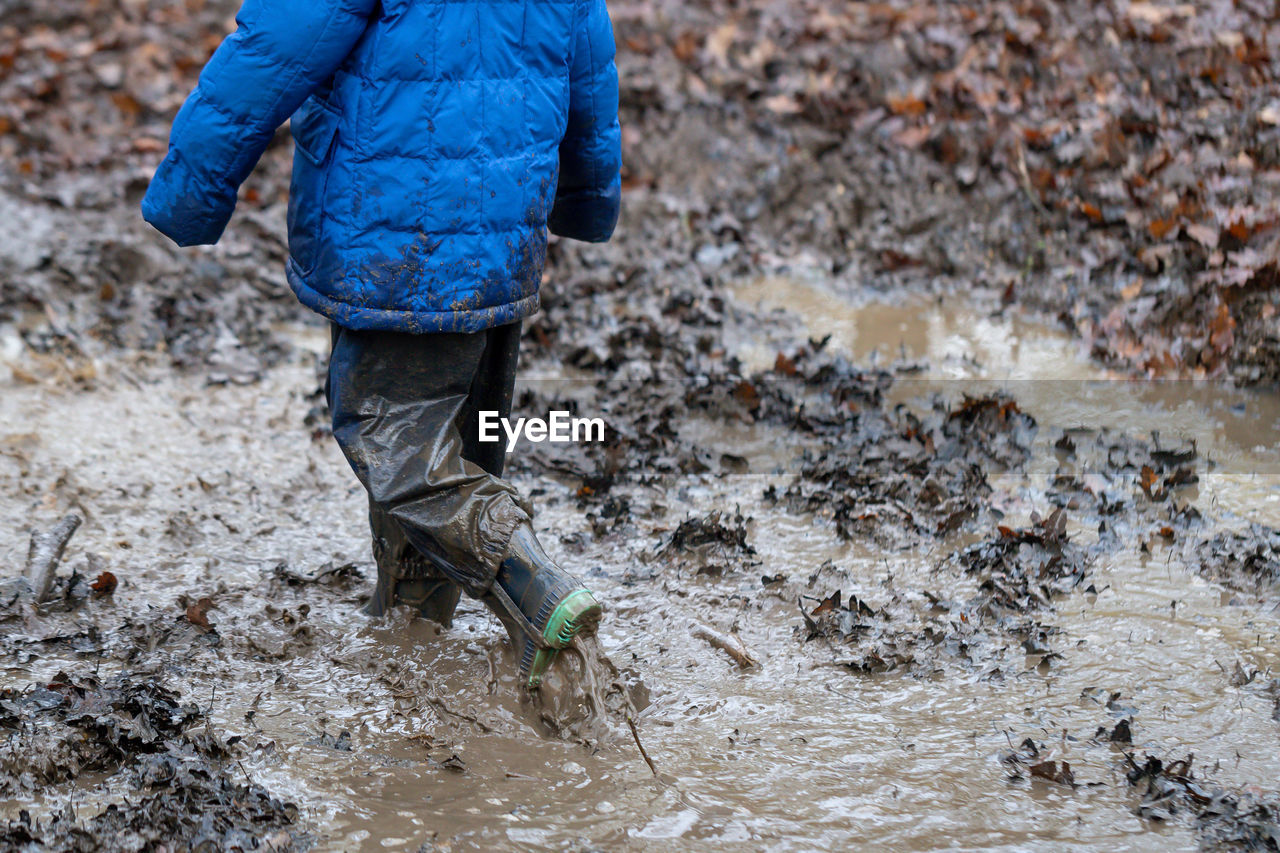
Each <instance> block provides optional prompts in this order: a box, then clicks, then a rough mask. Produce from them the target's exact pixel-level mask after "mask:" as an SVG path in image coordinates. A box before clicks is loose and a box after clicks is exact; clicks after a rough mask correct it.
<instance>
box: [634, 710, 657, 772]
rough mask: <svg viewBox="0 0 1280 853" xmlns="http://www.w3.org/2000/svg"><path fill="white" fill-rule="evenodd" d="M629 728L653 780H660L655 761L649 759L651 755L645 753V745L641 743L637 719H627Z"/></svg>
mask: <svg viewBox="0 0 1280 853" xmlns="http://www.w3.org/2000/svg"><path fill="white" fill-rule="evenodd" d="M627 728H629V729H631V737H632V739H633V740H635V742H636V749H638V750H640V757H641V758H643V759H644V763H645V764H648V765H649V770H650V771H651V772H652V773H653V778H655V779H660V778H661V777H660V776H658V768H657V767H655V766H654V763H653V759H652V758H650V757H649V753H647V752H645V749H644V744H642V743H641V742H640V729H638V728H637V727H636V721H635V719H633V718H632V717H630V716H628V717H627Z"/></svg>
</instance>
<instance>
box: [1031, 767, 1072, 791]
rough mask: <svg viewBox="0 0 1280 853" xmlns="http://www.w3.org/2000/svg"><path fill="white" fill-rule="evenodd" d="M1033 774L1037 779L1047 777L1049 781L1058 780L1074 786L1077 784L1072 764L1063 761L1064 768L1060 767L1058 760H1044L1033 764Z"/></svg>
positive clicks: (1063, 783)
mask: <svg viewBox="0 0 1280 853" xmlns="http://www.w3.org/2000/svg"><path fill="white" fill-rule="evenodd" d="M1030 769H1031V775H1032V777H1034V778H1036V779H1045V780H1047V781H1049V782H1056V783H1058V784H1059V785H1066V786H1067V787H1069V788H1074V787H1075V784H1076V777H1075V774H1074V773H1072V772H1071V765H1070V764H1069V763H1067V762H1065V761H1064V762H1062V768H1061V769H1059V768H1058V762H1056V761H1042V762H1040V763H1039V764H1033V765H1031V768H1030Z"/></svg>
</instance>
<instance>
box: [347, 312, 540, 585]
mask: <svg viewBox="0 0 1280 853" xmlns="http://www.w3.org/2000/svg"><path fill="white" fill-rule="evenodd" d="M519 334H520V333H519V327H518V326H503V327H498V328H494V329H489V330H487V331H484V332H476V333H470V334H462V333H458V334H448V333H446V334H436V335H411V334H405V333H401V332H383V331H360V330H353V329H346V328H342V327H338V328H337V329H336V331H335V334H334V336H333V352H332V354H331V355H330V357H329V375H328V381H327V385H326V388H327V391H328V397H329V409H330V413H331V416H332V418H333V437H334V438H335V439H337V442H338V446H339V447H341V448H342V452H343V454H344V455H345V456H346V457H347V461H348V462H349V463H350V464H351V468H352V470H354V471H355V473H356V476H357V477H358V478H359V479H360V482H361V483H362V484H363V485H364V487H365V490H366V491H367V492H368V493H369V504H370V507H371V513H370V521H371V524H372V527H373V533H374V536H375V543H374V547H375V551H376V550H377V549H378V548H379V547H386V546H387V545H391V546H392V547H395V542H394V541H392V542H382V543H379V542H378V541H376V537H379V536H380V535H382V536H386V534H387V532H388V527H389V526H391V525H394V527H395V528H397V529H398V530H399V531H400V532H401V533H403V536H404V539H405V540H407V543H408V544H409V545H412V546H413V549H414V550H415V551H417V552H418V554H420V555H421V556H422V557H425V558H426V559H427V561H429V562H430V563H431V564H432V565H433V566H434V568H435V569H436V570H437V571H438V573H439V575H443V576H445V577H447V578H448V579H449V580H451V581H453V582H454V583H456V584H457V585H458V586H460V587H462V589H463V590H464V591H465V592H467V593H468V594H470V595H473V596H476V597H479V596H480V595H482V594H483V593H484V591H485V590H487V589H488V588H489V586H490V584H491V583H492V582H493V578H494V575H495V574H496V573H497V568H498V564H499V563H500V562H501V561H502V556H503V554H504V553H505V552H506V549H507V542H508V541H509V540H510V539H511V533H512V531H514V530H515V529H516V527H517V526H518V525H519V524H521V523H525V522H528V521H529V514H528V511H527V509H526V506H527V505H526V504H525V503H524V502H523V501H522V500H521V499H520V495H519V493H518V492H517V491H516V489H515V487H514V486H512V485H511V484H510V483H508V482H506V481H505V480H503V479H501V478H500V476H498V474H497V473H494V472H497V471H501V464H500V463H499V462H495V460H494V456H495V454H498V453H501V452H502V451H501V449H500V448H501V447H502V444H501V442H498V443H495V444H492V445H482V444H480V443H479V442H478V441H477V439H478V437H479V425H478V412H477V410H478V407H479V406H488V405H491V404H493V403H495V402H496V403H497V404H498V405H496V406H495V410H497V411H504V410H505V411H510V405H511V402H510V396H511V387H512V382H511V381H509V380H508V378H507V377H512V378H513V377H514V375H515V358H516V344H517V343H518V340H519ZM474 460H479V464H478V463H477V462H476V461H474ZM482 465H484V466H485V467H482ZM396 538H397V537H392V539H393V540H395V539H396ZM400 556H404V552H403V550H402V551H401V552H400ZM406 568H409V567H407V566H406ZM420 568H421V569H423V571H422V572H421V575H419V573H417V572H413V573H412V575H413V576H432V575H433V574H434V573H433V572H430V571H427V570H426V566H425V565H420ZM406 576H409V573H406Z"/></svg>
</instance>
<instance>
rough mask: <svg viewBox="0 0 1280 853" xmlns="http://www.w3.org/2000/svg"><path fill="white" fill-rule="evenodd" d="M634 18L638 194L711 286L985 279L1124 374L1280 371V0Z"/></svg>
mask: <svg viewBox="0 0 1280 853" xmlns="http://www.w3.org/2000/svg"><path fill="white" fill-rule="evenodd" d="M616 18H617V21H618V30H619V35H620V37H621V49H620V60H619V61H620V68H621V70H622V79H623V114H624V120H625V121H624V126H630V127H632V128H635V129H636V130H635V131H634V132H633V133H632V134H630V136H629V141H630V143H631V144H630V145H629V147H628V150H627V156H626V157H625V158H624V162H626V163H627V166H628V174H627V178H628V182H629V184H631V185H634V186H635V187H638V188H647V189H652V190H654V191H655V193H656V194H658V195H659V196H660V201H662V202H665V204H666V207H667V208H668V209H669V210H670V211H671V213H672V214H673V215H679V216H682V217H685V218H687V219H688V221H689V222H690V225H691V226H692V227H694V228H695V229H696V233H697V234H698V236H699V242H698V244H697V245H695V246H694V247H693V250H692V252H691V257H692V259H693V260H694V261H695V263H697V264H698V265H699V267H700V268H701V269H702V270H703V271H704V273H706V274H708V275H710V276H718V275H725V274H729V275H732V274H737V273H740V272H742V271H744V270H746V269H749V268H751V267H753V266H755V267H761V266H763V267H765V268H766V269H767V270H769V271H773V270H777V269H782V268H785V267H787V266H792V267H800V268H818V269H820V270H821V271H822V272H823V273H825V274H829V275H832V276H835V277H841V276H846V275H847V276H849V277H850V278H851V279H854V280H862V281H867V280H870V281H871V282H872V283H873V285H874V286H881V287H886V288H888V287H892V286H895V285H901V284H903V283H916V284H923V285H925V286H931V287H932V286H938V285H939V284H943V283H947V282H950V283H952V284H955V285H961V284H962V285H963V286H965V287H969V286H971V284H972V283H974V282H976V283H979V284H981V285H985V286H987V287H989V288H991V289H992V290H993V291H995V292H996V293H997V294H1000V296H1001V298H1002V299H1003V301H1005V302H1006V303H1008V302H1014V301H1021V302H1024V303H1026V304H1029V305H1031V306H1034V307H1038V308H1042V309H1046V310H1048V311H1049V312H1051V313H1054V314H1059V315H1060V316H1061V317H1062V319H1063V320H1064V322H1066V323H1067V324H1068V325H1069V326H1070V327H1071V328H1073V329H1074V330H1076V331H1077V332H1078V333H1080V334H1081V335H1082V336H1084V337H1085V338H1086V339H1087V340H1088V341H1090V342H1091V343H1092V345H1093V347H1094V351H1095V353H1096V354H1097V355H1098V356H1099V357H1101V358H1104V359H1108V360H1112V361H1115V362H1117V363H1121V364H1124V365H1126V366H1131V367H1134V368H1137V369H1140V370H1144V371H1149V372H1180V371H1192V372H1203V373H1208V374H1220V373H1227V372H1229V373H1231V374H1232V375H1234V376H1235V377H1236V378H1238V379H1241V380H1245V381H1269V380H1274V379H1275V378H1276V377H1277V375H1280V374H1277V364H1278V363H1280V361H1278V358H1277V356H1278V354H1280V348H1278V347H1280V335H1278V334H1277V333H1276V331H1275V324H1274V322H1271V318H1273V317H1274V316H1275V315H1276V312H1277V308H1278V307H1280V288H1278V284H1280V279H1278V268H1277V261H1276V257H1277V252H1276V245H1277V240H1278V239H1280V219H1277V217H1276V214H1275V209H1274V204H1272V199H1273V197H1274V194H1275V191H1276V185H1277V177H1276V176H1277V174H1278V170H1277V167H1278V166H1280V84H1278V82H1277V76H1276V72H1275V69H1276V67H1277V65H1278V64H1280V63H1277V58H1278V57H1277V50H1278V49H1280V48H1278V47H1277V45H1278V44H1280V38H1278V37H1277V35H1278V34H1277V29H1276V28H1277V21H1276V18H1275V15H1274V10H1273V9H1271V8H1270V6H1269V4H1267V3H1263V2H1239V3H1227V2H1217V3H1207V4H1173V3H1162V2H1135V3H1129V4H1119V5H1117V4H1097V3H1089V2H1085V0H1075V1H1074V2H1068V3H1064V4H1058V5H1054V6H1049V5H1045V4H1036V3H1018V2H1010V0H966V2H961V3H947V4H941V5H939V4H923V3H918V2H913V0H891V2H886V3H851V4H845V5H843V6H840V7H839V8H833V7H831V6H830V5H829V4H822V3H817V2H800V3H794V2H790V1H789V0H788V2H785V3H784V2H781V0H774V1H773V2H768V0H763V2H755V3H751V4H749V5H748V6H746V7H741V6H739V5H738V4H735V3H732V2H730V0H700V2H697V3H669V2H668V3H663V2H658V3H647V4H641V5H638V6H636V7H634V8H633V9H628V10H619V12H618V13H617V14H616ZM655 129H656V130H659V131H660V132H661V133H662V135H663V136H662V138H663V139H664V140H668V141H670V142H671V143H672V144H670V145H669V147H668V148H667V149H666V150H663V149H662V148H660V147H659V146H657V145H654V144H652V142H651V139H650V137H651V134H652V133H653V131H654V130H655ZM690 149H696V150H699V151H701V152H702V154H703V158H704V159H706V160H710V161H712V162H714V163H715V165H716V168H715V169H712V170H707V169H701V170H696V169H694V167H693V166H692V165H690V164H689V162H688V161H689V158H687V157H685V156H684V152H685V151H687V150H690ZM682 161H683V162H682ZM747 176H751V178H753V179H750V178H748V177H747ZM682 186H684V187H687V188H688V190H686V191H684V192H681V191H680V189H679V188H680V187H682ZM658 207H659V205H657V204H655V205H654V208H658ZM975 212H978V215H976V216H975V215H973V214H974V213H975ZM654 213H655V215H656V214H657V210H655V211H654Z"/></svg>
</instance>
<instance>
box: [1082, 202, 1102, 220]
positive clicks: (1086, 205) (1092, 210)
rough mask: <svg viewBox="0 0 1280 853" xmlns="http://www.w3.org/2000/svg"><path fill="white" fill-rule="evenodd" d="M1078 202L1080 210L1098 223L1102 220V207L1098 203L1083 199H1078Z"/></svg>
mask: <svg viewBox="0 0 1280 853" xmlns="http://www.w3.org/2000/svg"><path fill="white" fill-rule="evenodd" d="M1077 204H1078V205H1079V207H1080V212H1081V213H1083V214H1084V215H1085V216H1087V217H1089V219H1090V220H1092V221H1093V222H1098V223H1100V222H1102V209H1101V208H1099V207H1098V206H1097V205H1096V204H1091V203H1090V202H1087V201H1084V200H1083V199H1082V200H1080V201H1078V202H1077Z"/></svg>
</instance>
